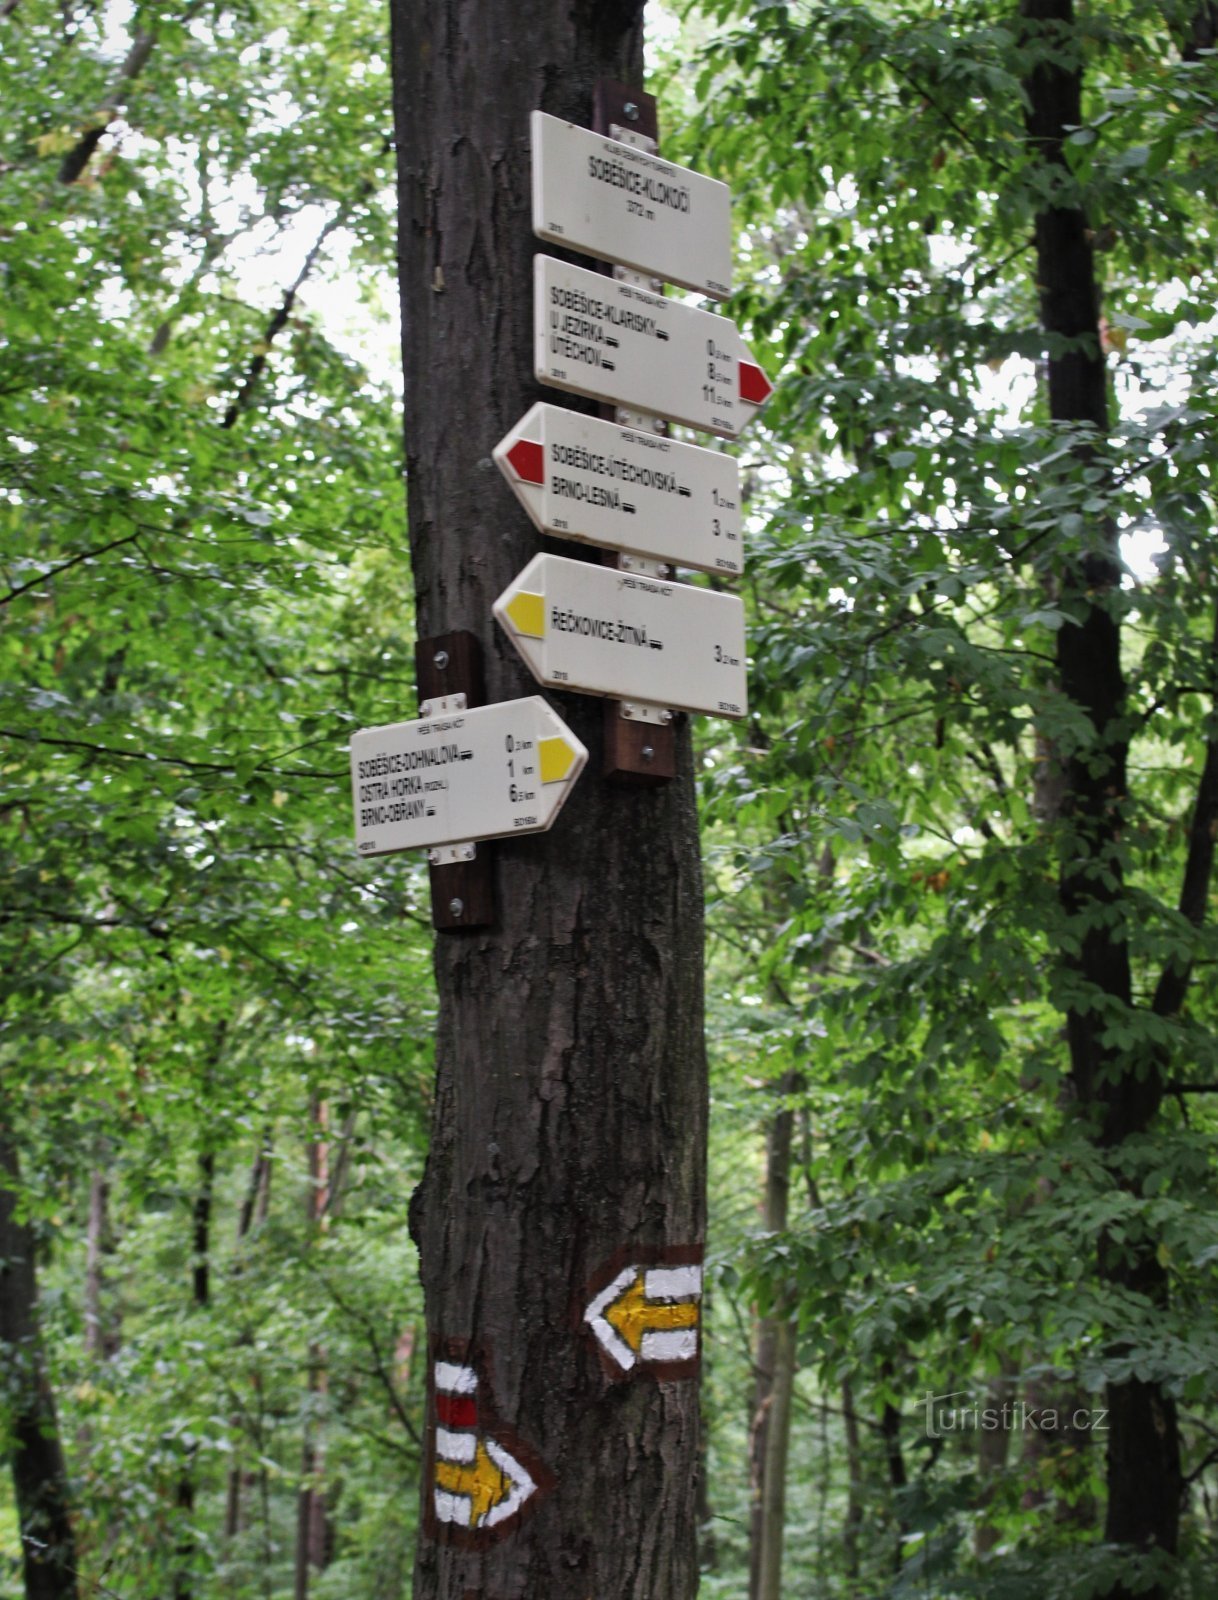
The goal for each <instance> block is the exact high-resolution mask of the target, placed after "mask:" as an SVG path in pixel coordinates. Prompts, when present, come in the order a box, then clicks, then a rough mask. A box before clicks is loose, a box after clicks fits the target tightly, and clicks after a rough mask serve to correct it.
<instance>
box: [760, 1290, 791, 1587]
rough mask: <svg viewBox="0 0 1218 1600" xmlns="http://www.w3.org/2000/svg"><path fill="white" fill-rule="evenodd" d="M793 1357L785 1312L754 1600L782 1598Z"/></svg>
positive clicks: (780, 1321)
mask: <svg viewBox="0 0 1218 1600" xmlns="http://www.w3.org/2000/svg"><path fill="white" fill-rule="evenodd" d="M795 1355H796V1335H795V1320H794V1317H793V1316H791V1315H790V1314H789V1313H788V1315H786V1316H780V1317H777V1318H776V1319H775V1323H774V1385H773V1388H772V1389H771V1391H770V1414H769V1417H768V1419H767V1426H766V1441H765V1443H766V1449H765V1475H764V1477H763V1479H762V1500H761V1551H760V1560H759V1562H758V1574H757V1600H781V1596H782V1550H783V1539H784V1535H785V1533H786V1519H787V1449H788V1445H789V1443H790V1438H791V1401H792V1397H793V1394H794V1389H795Z"/></svg>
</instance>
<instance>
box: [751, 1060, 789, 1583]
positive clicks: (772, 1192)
mask: <svg viewBox="0 0 1218 1600" xmlns="http://www.w3.org/2000/svg"><path fill="white" fill-rule="evenodd" d="M801 1083H802V1078H801V1077H800V1075H799V1074H798V1073H796V1072H787V1073H784V1074H783V1076H782V1077H781V1078H780V1079H779V1080H778V1082H777V1083H776V1084H775V1085H774V1092H775V1093H776V1094H777V1095H778V1096H779V1098H780V1100H784V1101H785V1099H786V1097H787V1096H789V1095H791V1094H793V1093H794V1092H795V1091H796V1089H797V1088H798V1087H799V1086H800V1084H801ZM794 1127H795V1113H794V1110H793V1109H792V1108H791V1106H789V1105H786V1104H782V1105H780V1107H779V1109H778V1110H777V1111H776V1112H775V1113H774V1115H773V1117H772V1118H771V1119H770V1122H769V1124H768V1126H767V1128H766V1164H765V1197H764V1202H763V1226H764V1228H765V1231H766V1232H767V1233H784V1232H785V1231H786V1228H787V1222H788V1219H789V1216H790V1195H791V1146H792V1140H793V1135H794ZM788 1334H790V1336H789V1337H788ZM755 1371H756V1377H755V1386H754V1396H753V1426H752V1428H751V1430H750V1434H749V1456H750V1462H749V1482H750V1486H751V1489H752V1506H751V1509H750V1513H749V1595H750V1600H766V1597H767V1596H769V1595H774V1594H778V1593H779V1592H780V1591H779V1589H778V1588H774V1587H773V1585H775V1584H778V1583H780V1580H781V1574H782V1546H783V1531H784V1530H783V1523H784V1520H785V1516H786V1462H787V1439H788V1435H789V1432H790V1426H791V1394H792V1385H793V1383H794V1378H795V1338H794V1335H793V1332H792V1331H791V1315H790V1307H789V1306H788V1305H787V1302H786V1299H785V1297H781V1298H780V1299H779V1300H778V1301H777V1302H776V1304H775V1305H774V1307H773V1309H772V1310H771V1312H770V1314H769V1315H768V1316H765V1317H762V1318H761V1320H760V1321H759V1323H758V1327H757V1350H756V1358H755ZM776 1435H777V1437H776ZM775 1473H777V1474H778V1476H777V1477H774V1474H775ZM767 1584H768V1585H770V1586H771V1587H769V1588H767V1587H766V1586H767Z"/></svg>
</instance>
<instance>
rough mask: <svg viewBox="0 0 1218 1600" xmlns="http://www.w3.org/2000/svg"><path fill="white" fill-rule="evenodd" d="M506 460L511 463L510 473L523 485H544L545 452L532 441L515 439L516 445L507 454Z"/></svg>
mask: <svg viewBox="0 0 1218 1600" xmlns="http://www.w3.org/2000/svg"><path fill="white" fill-rule="evenodd" d="M507 458H508V460H509V461H510V462H511V463H512V471H513V472H514V473H515V474H516V476H517V477H518V478H520V479H521V480H522V482H524V483H544V482H545V481H546V457H545V451H544V450H543V449H542V447H541V446H540V445H539V444H536V443H535V442H534V441H533V440H532V439H517V441H516V443H515V444H514V445H513V446H512V448H511V449H510V450H509V451H508V453H507Z"/></svg>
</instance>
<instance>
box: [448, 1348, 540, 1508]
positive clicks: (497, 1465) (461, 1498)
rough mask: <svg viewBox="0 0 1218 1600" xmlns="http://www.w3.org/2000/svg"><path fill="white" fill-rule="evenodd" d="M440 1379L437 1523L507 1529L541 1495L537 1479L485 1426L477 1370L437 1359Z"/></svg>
mask: <svg viewBox="0 0 1218 1600" xmlns="http://www.w3.org/2000/svg"><path fill="white" fill-rule="evenodd" d="M434 1378H435V1404H436V1436H435V1444H436V1455H435V1488H434V1501H433V1503H434V1506H435V1513H436V1520H437V1521H438V1522H441V1523H444V1524H446V1525H448V1526H450V1527H455V1528H458V1529H461V1530H463V1531H467V1532H475V1531H478V1530H488V1531H489V1530H491V1529H494V1528H499V1527H502V1525H503V1524H505V1523H506V1522H508V1521H509V1520H510V1519H511V1518H513V1517H515V1516H517V1515H518V1514H519V1512H520V1511H521V1510H522V1508H523V1507H524V1504H525V1502H526V1501H527V1500H529V1499H530V1498H531V1497H532V1495H534V1494H535V1493H536V1492H537V1483H536V1480H535V1479H534V1477H533V1475H532V1474H531V1473H530V1472H529V1470H528V1468H527V1467H526V1466H525V1465H524V1463H523V1462H522V1461H520V1460H519V1459H518V1458H517V1457H516V1456H515V1455H513V1454H512V1452H511V1451H510V1450H508V1449H507V1448H506V1447H505V1446H504V1445H503V1444H501V1443H500V1442H499V1441H498V1440H496V1439H494V1438H492V1437H491V1435H490V1434H489V1433H488V1432H485V1431H483V1430H482V1428H481V1427H480V1426H479V1406H478V1374H477V1372H476V1371H475V1370H474V1368H473V1367H466V1366H461V1365H458V1364H457V1363H456V1362H452V1361H437V1362H436V1363H435V1367H434Z"/></svg>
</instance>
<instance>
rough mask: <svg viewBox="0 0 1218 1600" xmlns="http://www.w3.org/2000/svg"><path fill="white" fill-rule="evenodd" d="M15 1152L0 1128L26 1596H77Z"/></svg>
mask: <svg viewBox="0 0 1218 1600" xmlns="http://www.w3.org/2000/svg"><path fill="white" fill-rule="evenodd" d="M17 1184H18V1171H17V1155H16V1152H15V1150H14V1149H13V1147H12V1145H11V1144H10V1143H9V1142H8V1140H7V1138H6V1137H5V1135H4V1134H3V1133H2V1132H0V1381H3V1385H4V1391H5V1395H6V1400H7V1404H8V1406H9V1407H10V1408H11V1419H12V1420H11V1430H12V1455H11V1458H10V1460H11V1465H12V1473H13V1491H14V1497H15V1499H16V1501H17V1520H18V1525H19V1527H20V1530H21V1560H22V1575H23V1577H24V1580H25V1597H26V1600H76V1595H77V1588H76V1545H75V1540H74V1537H73V1533H72V1522H71V1516H70V1511H69V1499H68V1474H67V1468H66V1466H65V1465H64V1458H63V1449H62V1446H61V1445H60V1441H59V1425H58V1422H57V1420H56V1416H55V1400H54V1397H53V1395H52V1394H51V1386H50V1384H49V1383H48V1382H47V1376H46V1370H45V1367H44V1364H43V1359H42V1348H41V1340H40V1337H39V1332H38V1282H37V1277H36V1274H35V1268H34V1230H33V1229H32V1228H31V1227H30V1226H29V1224H28V1223H25V1222H19V1221H18V1220H17V1210H16V1207H17V1202H16V1194H15V1190H16V1188H17Z"/></svg>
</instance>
